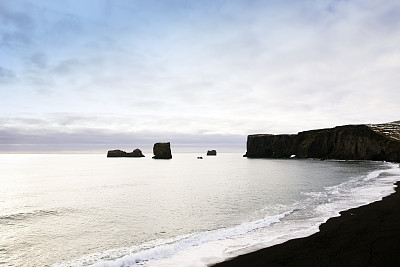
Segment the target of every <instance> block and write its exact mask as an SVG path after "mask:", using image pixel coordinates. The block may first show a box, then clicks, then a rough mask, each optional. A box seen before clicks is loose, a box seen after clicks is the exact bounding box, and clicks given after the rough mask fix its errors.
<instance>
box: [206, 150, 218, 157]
mask: <svg viewBox="0 0 400 267" xmlns="http://www.w3.org/2000/svg"><path fill="white" fill-rule="evenodd" d="M216 155H217V151H216V150H208V151H207V156H216Z"/></svg>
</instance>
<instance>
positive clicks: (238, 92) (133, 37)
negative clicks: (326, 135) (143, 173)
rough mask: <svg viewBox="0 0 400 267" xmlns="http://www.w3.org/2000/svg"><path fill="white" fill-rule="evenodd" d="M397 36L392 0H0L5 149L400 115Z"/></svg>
mask: <svg viewBox="0 0 400 267" xmlns="http://www.w3.org/2000/svg"><path fill="white" fill-rule="evenodd" d="M399 43H400V2H398V1H394V0H389V1H384V2H382V1H375V0H348V1H333V0H331V1H311V0H306V1H295V0H284V1H268V0H266V1H258V0H250V1H249V0H232V1H225V0H204V1H183V0H147V1H139V0H134V1H127V0H117V1H111V0H87V1H84V2H82V1H73V0H65V1H61V0H53V1H52V0H18V1H13V0H3V1H1V2H0V51H1V52H0V97H1V99H3V102H2V107H1V111H2V112H1V113H0V153H8V152H9V153H18V152H62V151H64V152H66V151H68V152H90V151H98V152H100V151H106V150H109V149H123V150H132V149H134V148H136V147H138V148H140V149H142V150H149V149H150V148H151V146H152V144H154V143H156V142H171V144H172V145H173V149H174V148H175V149H176V150H179V149H181V150H185V149H194V150H196V151H197V150H198V151H203V150H204V149H217V150H222V151H228V150H231V151H243V152H245V146H246V137H247V135H249V134H256V133H272V134H294V133H297V132H299V131H305V130H311V129H320V128H329V127H334V126H338V125H346V124H368V123H385V122H391V121H396V120H399V117H398V114H400V105H399V104H398V99H400V90H399V88H398V84H399V83H398V73H399V70H400V50H399V48H398V44H399Z"/></svg>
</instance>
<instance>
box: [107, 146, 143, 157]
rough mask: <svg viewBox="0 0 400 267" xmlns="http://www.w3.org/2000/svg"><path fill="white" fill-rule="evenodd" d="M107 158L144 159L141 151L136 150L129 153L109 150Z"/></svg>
mask: <svg viewBox="0 0 400 267" xmlns="http://www.w3.org/2000/svg"><path fill="white" fill-rule="evenodd" d="M107 157H109V158H118V157H125V158H142V157H144V155H143V153H142V151H141V150H140V149H138V148H136V149H135V150H133V151H132V152H130V153H127V152H125V151H122V150H119V149H116V150H109V151H108V152H107Z"/></svg>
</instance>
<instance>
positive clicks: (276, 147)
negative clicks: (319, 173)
mask: <svg viewBox="0 0 400 267" xmlns="http://www.w3.org/2000/svg"><path fill="white" fill-rule="evenodd" d="M387 125H394V126H393V127H392V128H391V129H392V130H391V131H387V130H382V129H387V127H386V126H387ZM396 125H397V126H399V127H396ZM385 127H386V128H385ZM399 129H400V123H398V122H395V123H392V124H379V125H369V126H367V125H346V126H338V127H335V128H331V129H321V130H312V131H305V132H300V133H298V134H296V135H269V134H258V135H249V136H248V137H247V153H246V155H245V156H247V157H249V158H289V157H290V156H291V155H296V157H297V158H320V159H346V160H386V161H392V162H400V138H399V137H400V131H399Z"/></svg>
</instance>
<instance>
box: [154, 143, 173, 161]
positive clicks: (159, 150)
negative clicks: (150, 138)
mask: <svg viewBox="0 0 400 267" xmlns="http://www.w3.org/2000/svg"><path fill="white" fill-rule="evenodd" d="M153 153H154V157H153V159H171V158H172V154H171V145H170V143H169V142H168V143H155V144H154V146H153Z"/></svg>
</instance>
